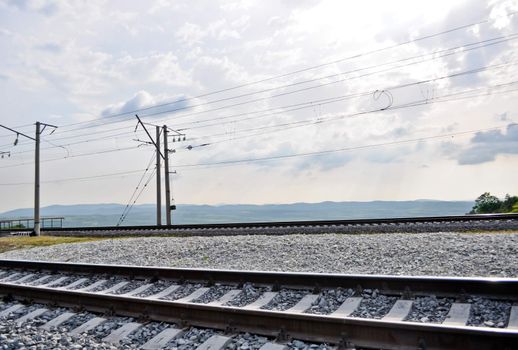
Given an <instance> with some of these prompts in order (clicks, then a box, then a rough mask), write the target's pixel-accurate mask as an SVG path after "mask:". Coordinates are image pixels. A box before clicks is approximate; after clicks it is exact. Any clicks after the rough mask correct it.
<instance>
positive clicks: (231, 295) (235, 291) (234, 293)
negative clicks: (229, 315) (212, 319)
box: [207, 289, 241, 306]
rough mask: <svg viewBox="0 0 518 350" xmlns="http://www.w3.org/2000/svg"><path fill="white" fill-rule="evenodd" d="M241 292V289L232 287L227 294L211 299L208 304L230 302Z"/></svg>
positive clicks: (218, 304)
mask: <svg viewBox="0 0 518 350" xmlns="http://www.w3.org/2000/svg"><path fill="white" fill-rule="evenodd" d="M239 293H241V289H232V290H230V291H228V292H227V293H225V295H223V296H222V297H221V298H219V299H218V300H214V301H211V302H210V303H208V304H207V305H212V306H221V305H224V304H226V303H228V302H229V301H230V300H232V299H234V298H235V297H236V296H237V295H238V294H239Z"/></svg>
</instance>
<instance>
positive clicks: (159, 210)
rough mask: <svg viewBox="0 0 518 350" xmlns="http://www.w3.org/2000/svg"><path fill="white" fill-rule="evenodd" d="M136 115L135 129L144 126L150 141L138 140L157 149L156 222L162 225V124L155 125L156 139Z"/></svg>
mask: <svg viewBox="0 0 518 350" xmlns="http://www.w3.org/2000/svg"><path fill="white" fill-rule="evenodd" d="M135 117H136V118H137V121H138V122H137V126H136V127H135V131H137V128H138V126H139V125H141V126H142V128H143V129H144V131H145V132H146V134H147V136H148V137H149V140H150V141H142V140H138V139H137V140H135V141H138V142H143V143H147V144H152V145H153V146H155V150H156V224H157V226H160V225H162V203H161V202H162V201H161V197H160V192H162V188H161V181H160V158H164V155H163V154H162V152H161V151H160V126H158V125H155V129H156V140H155V139H153V137H151V134H150V133H149V131H148V130H147V128H146V125H144V123H142V120H140V118H139V116H138V115H137V114H135Z"/></svg>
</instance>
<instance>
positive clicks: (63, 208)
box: [0, 200, 474, 227]
mask: <svg viewBox="0 0 518 350" xmlns="http://www.w3.org/2000/svg"><path fill="white" fill-rule="evenodd" d="M473 204H474V202H472V201H440V200H412V201H365V202H364V201H348V202H334V201H325V202H319V203H306V202H297V203H289V204H220V205H208V204H200V205H198V204H179V205H177V208H178V209H177V210H175V211H173V223H176V224H195V223H200V224H203V223H224V222H253V221H297V220H339V219H368V218H390V217H413V216H442V215H463V214H465V213H467V212H469V211H470V209H471V207H472V206H473ZM125 207H126V205H123V204H117V203H101V204H73V205H60V204H57V205H50V206H46V207H42V208H41V210H40V212H41V216H42V217H45V216H63V217H65V221H64V224H63V225H64V226H68V227H71V226H114V225H116V224H117V222H118V220H119V217H120V215H121V214H122V212H123V210H124V208H125ZM162 212H164V210H163V209H162ZM32 215H33V209H32V208H21V209H14V210H10V211H6V212H4V213H0V219H18V218H31V217H32ZM163 218H164V216H163ZM164 222H165V219H164ZM155 223H156V211H155V205H154V204H139V205H135V206H133V208H132V209H131V211H130V213H129V215H128V216H127V219H126V220H125V221H124V225H154V224H155Z"/></svg>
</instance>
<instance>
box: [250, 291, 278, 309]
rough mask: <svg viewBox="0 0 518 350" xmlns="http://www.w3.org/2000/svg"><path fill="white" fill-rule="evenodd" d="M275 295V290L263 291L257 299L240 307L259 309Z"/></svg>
mask: <svg viewBox="0 0 518 350" xmlns="http://www.w3.org/2000/svg"><path fill="white" fill-rule="evenodd" d="M276 295H277V292H266V293H263V295H261V296H260V297H259V299H257V300H256V301H254V302H253V303H251V304H248V305H245V306H243V307H242V308H243V309H251V310H255V309H260V308H261V307H262V306H264V305H266V304H268V303H269V302H270V301H271V300H272V299H273V298H275V296H276Z"/></svg>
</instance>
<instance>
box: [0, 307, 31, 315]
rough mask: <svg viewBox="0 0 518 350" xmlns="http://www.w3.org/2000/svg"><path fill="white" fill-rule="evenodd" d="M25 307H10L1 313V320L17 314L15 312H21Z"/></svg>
mask: <svg viewBox="0 0 518 350" xmlns="http://www.w3.org/2000/svg"><path fill="white" fill-rule="evenodd" d="M24 307H25V306H24V305H22V304H15V305H13V306H11V307H8V308H7V309H5V310H3V311H1V312H0V318H5V317H7V316H9V314H11V313H13V312H15V311H18V310H20V309H21V308H24Z"/></svg>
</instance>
